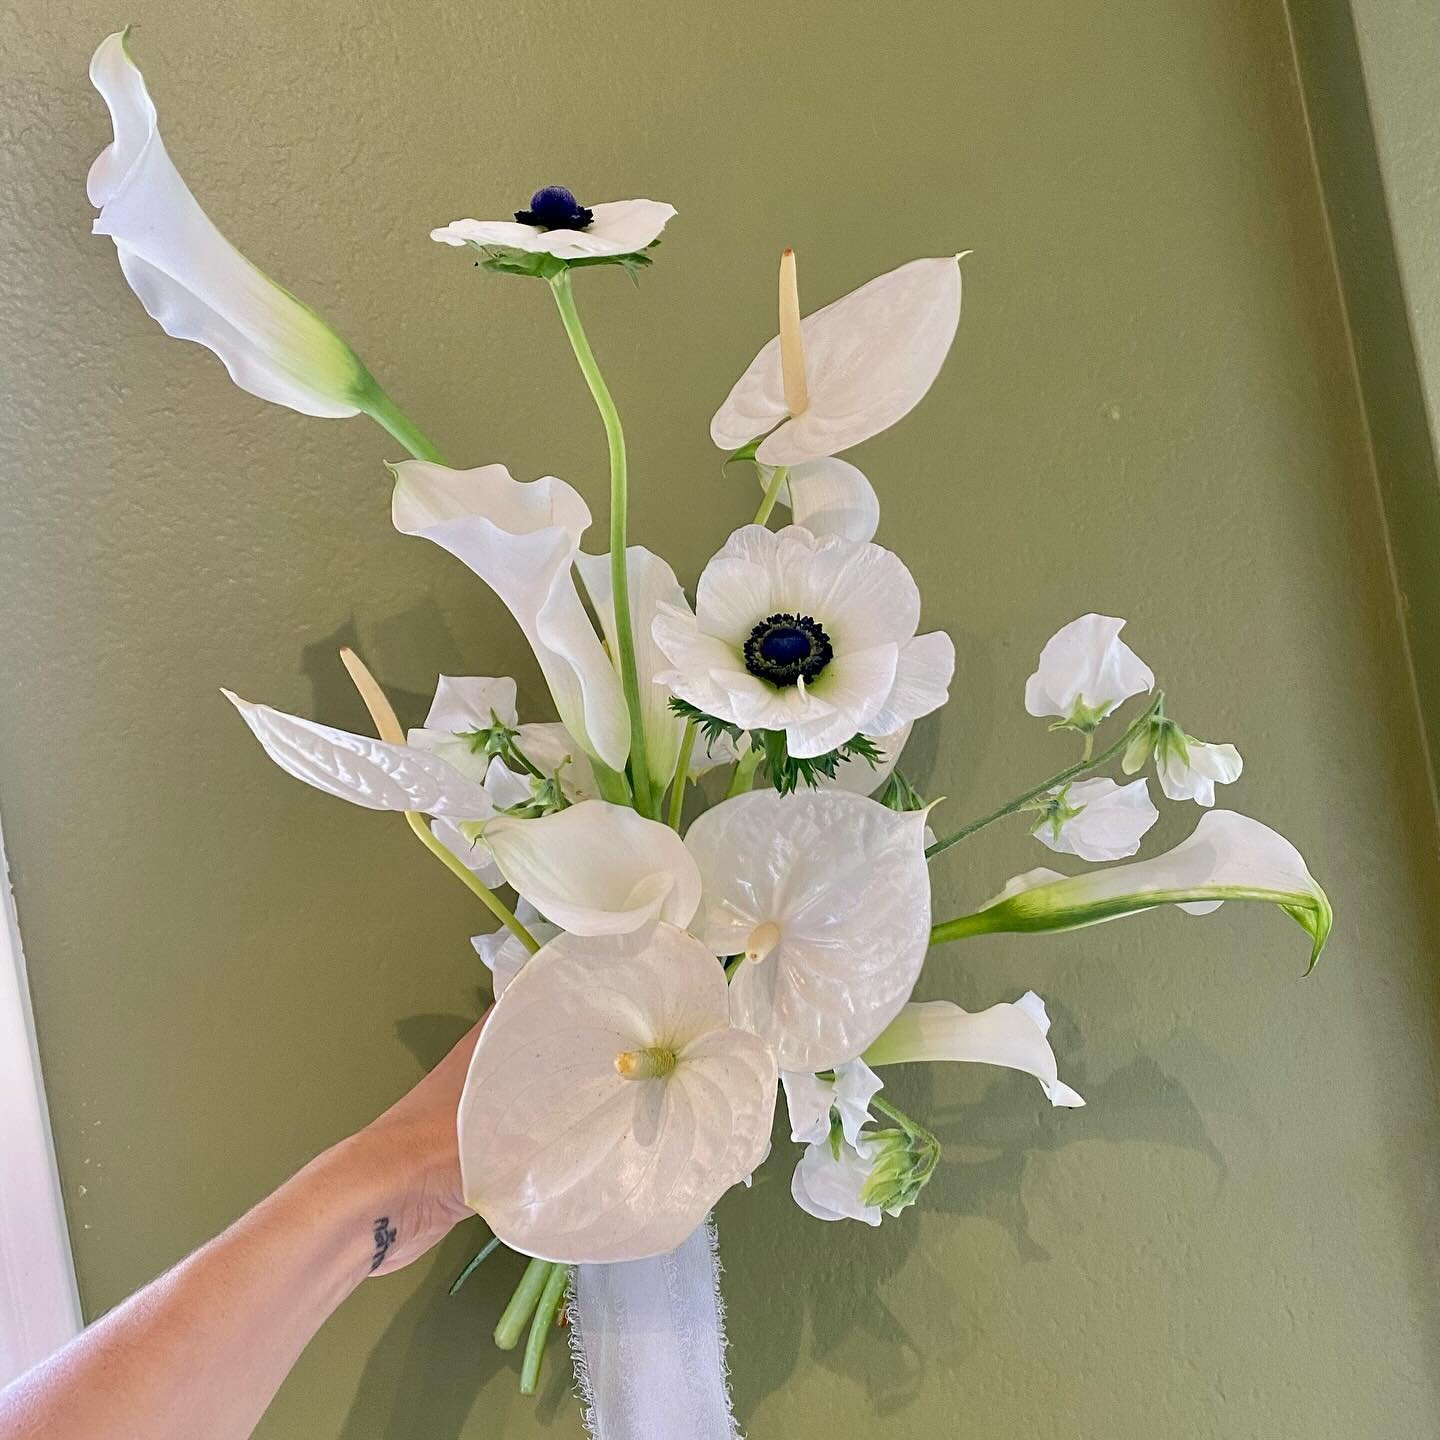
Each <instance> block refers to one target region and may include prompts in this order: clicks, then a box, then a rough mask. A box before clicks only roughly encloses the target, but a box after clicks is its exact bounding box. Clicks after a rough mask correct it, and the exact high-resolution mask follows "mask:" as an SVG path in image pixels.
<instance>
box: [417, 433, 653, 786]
mask: <svg viewBox="0 0 1440 1440" xmlns="http://www.w3.org/2000/svg"><path fill="white" fill-rule="evenodd" d="M394 471H395V493H394V498H393V501H392V504H391V514H392V518H393V520H394V522H395V528H396V529H397V530H399V531H400V532H401V534H403V535H420V536H423V537H424V538H425V539H427V540H433V541H434V542H435V544H437V545H439V546H440V547H441V548H442V549H445V550H448V551H449V552H450V553H451V554H452V555H454V556H455V558H456V559H457V560H461V561H463V562H464V563H465V564H466V565H468V566H469V567H470V568H471V569H472V570H473V571H474V572H475V573H476V574H477V575H478V576H479V577H480V578H481V579H482V580H484V581H485V583H486V584H487V585H489V586H490V588H491V589H492V590H494V591H495V593H496V594H497V595H498V596H499V597H500V598H501V600H503V601H504V602H505V604H506V606H508V608H509V610H510V613H511V614H512V615H513V616H514V617H515V620H516V622H517V623H518V624H519V626H520V629H521V630H522V631H523V632H524V634H525V638H526V639H527V640H528V641H529V642H530V647H531V649H532V650H534V652H535V658H536V660H538V661H539V663H540V669H541V671H542V672H543V673H544V676H545V680H546V683H547V684H548V685H549V687H550V694H551V695H552V697H553V698H554V701H555V708H556V709H557V710H558V711H559V712H560V720H561V722H562V723H563V724H564V725H565V727H566V729H567V730H568V731H569V732H570V734H571V735H573V736H574V737H575V740H576V742H577V743H578V744H579V745H580V746H581V748H582V749H584V750H585V752H586V753H587V754H589V755H591V756H593V757H595V758H597V759H599V760H601V761H603V762H604V763H605V764H606V765H608V766H609V767H610V768H611V769H612V770H621V769H623V768H624V766H625V759H626V756H627V755H628V754H629V751H630V720H629V716H628V714H627V713H626V709H625V697H624V694H623V693H622V691H621V688H620V679H619V677H618V676H617V675H616V673H615V671H614V669H613V668H612V666H611V664H610V660H609V658H608V657H607V656H606V654H605V649H604V647H603V646H602V645H601V643H600V637H599V636H598V635H597V634H596V633H595V628H594V626H593V625H592V624H591V623H590V617H589V616H588V615H586V613H585V607H584V606H583V605H582V604H581V603H580V595H579V592H578V591H577V590H576V588H575V580H574V576H573V574H572V573H571V567H572V566H573V565H574V563H575V559H576V556H577V555H578V554H579V552H580V539H581V536H582V535H583V534H584V533H585V530H586V529H587V528H588V526H589V524H590V509H589V506H587V505H586V504H585V502H584V500H582V499H581V498H580V496H579V495H578V494H577V493H576V491H575V490H574V489H573V488H572V487H571V486H569V485H567V484H566V483H565V482H564V481H563V480H557V479H556V478H555V477H554V476H550V475H547V476H545V477H544V478H542V479H540V480H533V481H530V482H529V483H521V482H520V481H517V480H514V479H512V478H511V475H510V472H509V471H508V470H507V469H506V468H505V467H504V466H503V465H484V466H481V467H480V468H479V469H476V470H451V469H449V468H448V467H446V466H444V465H436V464H432V463H430V462H428V461H421V460H407V461H403V462H402V463H401V464H399V465H397V466H395V467H394Z"/></svg>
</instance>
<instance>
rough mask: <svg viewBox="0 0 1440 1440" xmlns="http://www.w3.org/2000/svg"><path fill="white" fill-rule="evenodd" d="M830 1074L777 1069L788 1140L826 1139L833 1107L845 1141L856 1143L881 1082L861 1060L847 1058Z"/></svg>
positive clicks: (883, 1083) (882, 1083) (815, 1141)
mask: <svg viewBox="0 0 1440 1440" xmlns="http://www.w3.org/2000/svg"><path fill="white" fill-rule="evenodd" d="M902 1014H903V1012H902ZM832 1074H833V1078H831V1079H821V1077H820V1076H819V1075H815V1074H812V1073H811V1072H810V1071H808V1070H782V1071H781V1072H780V1083H781V1084H782V1085H783V1086H784V1087H785V1106H786V1109H787V1110H788V1112H789V1115H790V1138H791V1139H792V1140H798V1141H800V1143H801V1144H804V1145H815V1144H818V1143H820V1142H821V1141H823V1140H827V1139H828V1138H829V1135H830V1124H831V1114H830V1112H831V1111H832V1110H833V1111H835V1113H836V1114H838V1115H839V1117H840V1132H841V1134H842V1135H844V1137H845V1140H846V1142H847V1143H848V1144H850V1145H855V1144H857V1143H859V1139H860V1128H861V1126H863V1125H868V1124H869V1123H870V1121H871V1120H873V1119H874V1116H872V1115H871V1114H870V1102H871V1100H873V1099H874V1098H875V1094H876V1092H877V1091H879V1090H881V1089H883V1088H884V1085H885V1082H884V1081H883V1080H882V1079H881V1078H880V1077H879V1076H878V1075H877V1074H876V1073H875V1072H874V1071H873V1070H872V1069H871V1068H870V1067H869V1066H868V1065H867V1064H866V1063H865V1062H864V1061H863V1060H849V1061H847V1062H846V1063H845V1064H844V1065H838V1066H836V1067H835V1070H834V1071H833V1072H832Z"/></svg>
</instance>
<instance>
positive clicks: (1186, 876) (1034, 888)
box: [933, 810, 1333, 969]
mask: <svg viewBox="0 0 1440 1440" xmlns="http://www.w3.org/2000/svg"><path fill="white" fill-rule="evenodd" d="M1225 900H1264V901H1268V902H1269V903H1270V904H1272V905H1278V906H1279V907H1280V908H1281V909H1282V910H1284V911H1285V913H1286V914H1287V915H1289V916H1290V917H1291V919H1293V920H1294V921H1295V922H1296V923H1297V924H1299V925H1300V926H1301V928H1302V929H1304V930H1305V932H1306V933H1307V934H1308V935H1309V936H1310V939H1311V950H1310V966H1311V968H1312V969H1313V968H1314V965H1315V962H1316V960H1318V959H1319V958H1320V952H1321V950H1322V949H1323V948H1324V946H1325V941H1326V938H1327V937H1328V936H1329V934H1330V925H1331V921H1332V918H1333V917H1332V914H1331V910H1330V901H1329V900H1328V899H1327V897H1326V895H1325V892H1324V890H1322V889H1321V888H1320V886H1319V884H1318V883H1317V882H1316V880H1315V878H1314V876H1312V875H1311V874H1310V872H1309V870H1308V869H1306V867H1305V861H1304V859H1303V858H1302V857H1301V854H1300V852H1299V851H1298V850H1297V849H1296V848H1295V847H1294V846H1293V845H1292V844H1291V843H1290V842H1289V841H1288V840H1287V839H1285V837H1284V836H1283V835H1278V834H1276V832H1275V831H1274V830H1271V829H1270V828H1269V826H1267V825H1262V824H1261V823H1260V822H1259V821H1258V820H1252V819H1250V818H1249V817H1248V816H1245V815H1237V814H1235V813H1234V812H1233V811H1231V810H1212V811H1210V812H1209V813H1208V814H1206V815H1205V816H1203V817H1202V818H1201V821H1200V823H1199V825H1197V826H1196V827H1195V832H1194V834H1193V835H1191V836H1190V838H1189V839H1188V840H1182V841H1181V842H1180V844H1179V845H1177V846H1176V847H1175V848H1174V849H1173V850H1167V851H1166V852H1165V853H1164V854H1163V855H1157V856H1155V858H1154V859H1152V860H1140V861H1136V862H1134V863H1132V864H1129V865H1112V866H1110V867H1109V868H1108V869H1105V870H1094V871H1091V872H1090V873H1088V874H1085V875H1076V876H1063V875H1057V874H1056V873H1055V871H1053V870H1032V871H1030V872H1029V874H1027V875H1021V876H1017V877H1016V878H1015V879H1013V880H1011V881H1010V882H1009V883H1008V884H1007V885H1006V887H1005V889H1004V890H1003V891H1002V892H1001V893H1000V894H999V895H998V896H996V898H995V899H994V900H992V901H990V903H989V904H988V905H985V906H983V907H982V908H981V909H980V910H978V911H976V912H975V913H974V914H973V915H963V916H961V917H959V918H958V919H955V920H948V921H946V922H944V923H943V924H940V925H937V926H936V927H935V930H934V932H933V938H934V940H935V942H936V943H937V944H938V943H941V942H943V941H946V940H958V939H961V938H963V937H965V936H967V935H984V934H989V933H993V932H996V931H1026V932H1033V931H1051V930H1074V929H1078V928H1079V927H1081V926H1085V925H1097V924H1099V923H1100V922H1101V921H1104V920H1114V919H1118V918H1119V917H1120V916H1122V915H1133V914H1135V913H1136V912H1138V911H1141V910H1150V909H1153V908H1154V907H1155V906H1157V905H1171V904H1174V905H1180V906H1181V908H1182V909H1187V910H1190V911H1191V912H1192V913H1194V914H1208V913H1209V912H1210V911H1211V910H1214V909H1216V908H1217V906H1218V903H1219V902H1221V901H1225Z"/></svg>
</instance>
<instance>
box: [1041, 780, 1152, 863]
mask: <svg viewBox="0 0 1440 1440" xmlns="http://www.w3.org/2000/svg"><path fill="white" fill-rule="evenodd" d="M1065 802H1066V804H1067V805H1070V806H1075V807H1083V808H1081V809H1080V813H1079V814H1078V815H1074V816H1072V817H1071V818H1070V819H1068V820H1066V821H1065V822H1064V823H1063V824H1062V825H1061V827H1060V833H1059V835H1058V836H1057V835H1056V834H1055V832H1054V830H1053V828H1052V827H1051V826H1049V825H1042V826H1041V827H1040V829H1038V830H1037V831H1035V838H1036V839H1037V840H1038V841H1039V842H1040V843H1041V844H1042V845H1044V846H1046V847H1047V848H1048V849H1051V850H1054V851H1056V852H1058V853H1059V854H1062V855H1078V856H1079V857H1080V858H1081V859H1082V860H1123V859H1124V858H1125V857H1126V856H1127V855H1133V854H1134V853H1135V852H1136V851H1137V850H1138V849H1139V848H1140V842H1141V840H1142V839H1144V837H1145V833H1146V832H1147V831H1148V830H1149V829H1150V827H1151V826H1152V825H1153V824H1154V823H1155V822H1156V821H1157V820H1158V819H1159V818H1160V812H1159V811H1158V810H1157V809H1156V808H1155V806H1154V804H1153V803H1152V802H1151V800H1150V788H1149V785H1148V784H1147V782H1146V781H1145V780H1143V779H1141V780H1136V781H1134V782H1132V783H1131V784H1129V785H1117V784H1116V783H1115V782H1114V781H1113V780H1108V779H1105V778H1103V777H1101V778H1097V779H1094V780H1077V781H1076V782H1075V783H1074V784H1072V785H1071V786H1070V789H1069V791H1068V792H1067V793H1066V796H1065Z"/></svg>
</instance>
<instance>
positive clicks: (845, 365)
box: [710, 256, 960, 465]
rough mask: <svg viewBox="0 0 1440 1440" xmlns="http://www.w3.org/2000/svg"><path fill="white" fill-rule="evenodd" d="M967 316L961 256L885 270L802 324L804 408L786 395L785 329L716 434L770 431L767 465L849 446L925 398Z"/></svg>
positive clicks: (738, 436) (720, 437)
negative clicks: (794, 407)
mask: <svg viewBox="0 0 1440 1440" xmlns="http://www.w3.org/2000/svg"><path fill="white" fill-rule="evenodd" d="M959 322H960V264H959V257H958V256H945V257H943V258H940V259H926V260H912V261H910V263H909V264H907V265H901V266H900V267H899V268H898V269H896V270H891V271H889V272H888V273H887V274H884V275H880V276H877V277H876V278H875V279H874V280H870V281H868V282H867V283H866V284H864V285H862V286H860V288H859V289H858V290H853V291H851V292H850V294H848V295H846V296H844V297H842V298H841V299H839V300H836V301H834V302H833V303H832V304H829V305H827V306H825V307H824V309H822V310H817V311H816V312H815V313H814V314H813V315H807V316H806V317H805V318H804V319H803V320H802V321H801V322H800V327H799V338H800V346H801V349H802V350H803V354H804V377H805V388H806V391H807V395H808V401H807V403H806V405H805V408H804V409H803V411H801V413H799V414H798V415H792V414H791V412H790V408H789V406H788V405H787V403H786V396H785V385H784V377H783V375H782V373H781V355H780V336H778V335H777V336H776V337H775V338H774V339H773V340H771V341H770V342H769V343H768V344H767V345H765V346H764V347H763V348H762V349H761V351H760V353H759V354H758V355H756V357H755V358H754V360H752V361H751V362H750V365H749V367H748V368H747V369H746V371H745V373H744V374H743V375H742V376H741V377H740V379H739V380H737V381H736V382H735V385H734V388H733V389H732V390H731V391H730V394H729V395H728V396H727V397H726V399H725V403H724V404H723V405H721V407H720V409H719V410H717V411H716V412H715V417H714V419H712V420H711V422H710V438H711V439H712V440H713V441H714V442H715V444H716V445H718V446H719V447H720V448H721V449H722V450H727V451H728V450H738V449H740V448H741V447H742V446H745V445H748V444H749V443H750V441H752V440H754V439H755V438H756V436H759V435H764V436H765V437H766V438H765V439H764V440H763V441H762V442H761V444H760V447H759V449H758V450H757V451H756V459H758V460H759V461H760V462H761V464H764V465H799V464H803V463H804V462H806V461H809V460H819V459H821V458H822V457H825V456H832V455H836V454H838V453H839V452H840V451H842V450H848V449H849V448H850V447H851V446H852V445H858V444H859V443H860V442H861V441H862V440H868V439H869V438H870V437H871V436H872V435H878V434H879V433H880V432H881V431H882V430H885V429H888V428H889V427H890V426H891V425H893V424H894V423H895V422H896V421H897V420H899V419H901V418H902V417H903V416H905V415H907V414H908V413H909V412H910V411H911V410H912V409H914V407H915V406H916V405H917V404H919V402H920V400H921V399H922V398H923V397H924V395H925V392H926V391H927V390H929V388H930V386H931V385H932V384H933V383H934V380H935V377H936V376H937V375H938V374H939V373H940V367H941V365H942V364H943V363H944V361H945V356H946V355H947V354H948V353H949V350H950V344H951V342H952V341H953V340H954V338H955V328H956V326H957V325H958V324H959ZM767 432H769V433H767Z"/></svg>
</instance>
